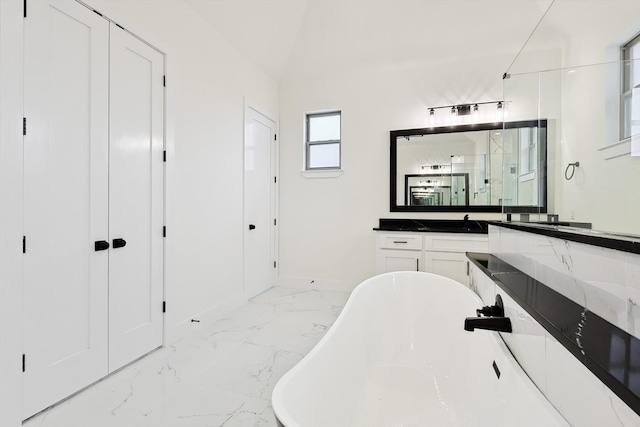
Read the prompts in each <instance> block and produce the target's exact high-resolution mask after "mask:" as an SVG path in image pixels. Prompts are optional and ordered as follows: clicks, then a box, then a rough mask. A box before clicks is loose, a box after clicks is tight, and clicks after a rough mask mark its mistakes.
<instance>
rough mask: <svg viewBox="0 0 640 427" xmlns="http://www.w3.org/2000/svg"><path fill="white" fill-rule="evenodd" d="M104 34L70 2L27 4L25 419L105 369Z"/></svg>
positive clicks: (103, 24)
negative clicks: (101, 247)
mask: <svg viewBox="0 0 640 427" xmlns="http://www.w3.org/2000/svg"><path fill="white" fill-rule="evenodd" d="M108 30H109V26H108V22H107V21H106V20H104V19H102V18H101V17H99V16H98V15H96V14H95V13H93V12H91V11H89V10H88V9H87V8H85V7H83V6H81V5H79V4H78V3H76V2H74V1H68V0H66V1H64V0H62V1H42V2H30V3H29V15H28V18H27V19H26V20H25V116H26V118H27V134H26V136H25V144H24V162H25V165H24V190H25V191H24V197H25V198H24V212H25V221H24V224H25V225H24V227H25V236H26V253H25V256H24V263H25V264H24V266H25V268H24V271H25V277H24V278H25V282H24V283H25V284H24V302H25V304H24V307H25V312H24V316H25V317H24V352H25V362H26V366H25V368H26V369H25V373H24V399H23V400H24V405H23V416H24V417H25V418H26V417H28V416H30V415H33V414H34V413H36V412H38V411H40V410H42V409H44V408H46V407H47V406H49V405H51V404H53V403H55V402H57V401H59V400H61V399H63V398H65V397H66V396H68V395H70V394H72V393H74V392H76V391H78V390H80V389H81V388H83V387H85V386H87V385H89V384H91V383H92V382H94V381H96V380H98V379H99V378H101V377H102V376H104V375H105V374H106V373H107V326H108V323H107V292H108V290H107V286H108V283H107V280H108V253H107V252H106V251H103V252H96V251H95V250H94V242H95V241H96V240H104V239H106V238H107V236H108V228H107V227H108V219H107V215H108V205H107V203H108V180H107V177H108V139H107V138H108Z"/></svg>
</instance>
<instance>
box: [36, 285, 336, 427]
mask: <svg viewBox="0 0 640 427" xmlns="http://www.w3.org/2000/svg"><path fill="white" fill-rule="evenodd" d="M348 296H349V294H348V293H347V292H335V291H319V290H305V289H288V288H283V287H274V288H271V289H269V290H268V291H266V292H265V293H263V294H261V295H259V296H257V297H255V298H253V299H252V300H251V301H249V302H248V303H247V304H245V305H243V306H241V307H239V308H238V309H236V310H234V311H232V312H230V313H229V314H228V315H227V316H225V317H224V318H222V319H219V320H217V321H213V322H210V323H204V322H201V323H194V333H193V334H192V335H190V336H188V337H186V338H183V339H182V340H180V341H178V342H176V343H174V344H172V345H170V346H167V347H165V348H161V349H158V350H156V351H154V352H153V353H151V354H149V355H147V356H146V357H144V358H143V359H141V360H139V361H138V362H136V363H134V364H132V365H130V366H128V367H125V368H124V369H122V370H120V371H119V372H117V373H115V374H114V375H112V376H110V377H108V378H106V379H105V380H103V381H101V382H99V383H97V384H95V385H93V386H92V387H90V388H88V389H87V390H84V391H82V392H81V393H78V394H77V395H75V396H73V397H71V398H70V399H67V400H66V401H64V402H62V403H60V404H58V405H56V406H54V407H53V408H50V409H48V410H46V411H44V412H42V413H40V414H38V415H36V416H34V417H32V418H30V419H29V420H27V421H26V422H25V423H24V426H25V427H36V426H37V427H40V426H44V427H116V426H117V427H138V426H141V427H142V426H153V427H163V426H166V427H218V426H224V427H232V426H242V427H258V426H260V427H263V426H275V425H276V422H275V418H274V415H273V411H272V409H271V392H272V391H273V387H274V386H275V384H276V383H277V381H278V379H279V378H280V377H281V376H282V375H283V374H284V373H285V372H287V371H288V370H289V369H290V368H291V367H292V366H293V365H295V364H296V363H297V362H298V361H299V360H301V359H302V357H303V356H304V355H305V354H307V353H308V352H309V351H310V350H311V349H312V348H313V346H314V345H315V344H316V343H317V342H318V341H319V340H320V338H321V337H322V336H323V335H324V333H325V332H326V331H327V329H328V328H329V327H330V326H331V325H332V324H333V322H334V321H335V319H336V318H337V317H338V314H339V313H340V311H341V310H342V308H343V307H344V304H345V303H346V301H347V298H348Z"/></svg>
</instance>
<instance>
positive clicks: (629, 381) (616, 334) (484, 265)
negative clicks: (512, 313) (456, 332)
mask: <svg viewBox="0 0 640 427" xmlns="http://www.w3.org/2000/svg"><path fill="white" fill-rule="evenodd" d="M467 257H468V258H469V260H470V261H471V262H473V264H474V265H476V266H477V267H479V268H480V269H481V270H482V271H483V272H484V273H485V274H486V275H487V276H489V277H490V278H491V279H492V280H493V281H494V282H495V283H496V284H497V285H498V286H499V287H500V288H501V289H502V290H503V291H504V292H505V293H506V294H508V295H509V296H510V297H511V298H513V299H514V300H515V301H516V303H518V304H519V305H520V306H521V307H522V308H523V309H524V310H526V311H527V313H529V314H530V315H531V316H532V317H533V318H534V319H535V320H536V321H537V322H538V323H540V324H541V325H542V327H544V328H545V329H546V330H547V331H548V332H549V333H550V334H551V335H552V336H553V337H554V338H555V339H556V340H558V341H559V342H560V343H561V344H562V345H563V346H564V347H565V348H566V349H567V350H569V351H570V352H571V353H572V354H573V355H574V356H575V357H576V358H577V359H578V360H579V361H580V362H581V363H582V364H583V365H585V366H586V367H587V368H588V369H589V370H590V371H591V372H592V373H593V374H594V375H595V376H597V377H598V378H599V379H600V380H601V381H602V382H603V383H604V384H606V385H607V387H609V388H610V389H611V390H612V391H613V392H614V393H615V394H616V395H617V396H618V397H620V399H622V400H623V401H624V402H625V403H626V404H627V405H628V406H629V407H630V408H631V409H633V410H634V411H635V412H636V413H637V414H640V378H639V377H640V340H639V339H638V338H636V337H634V336H632V335H630V334H628V333H627V332H625V331H623V330H622V329H620V328H618V327H617V326H615V325H613V324H611V323H609V322H607V321H606V320H604V319H603V318H601V317H600V316H598V315H596V314H594V313H592V312H590V311H589V310H587V309H586V308H584V307H583V306H581V305H579V304H578V303H576V302H574V301H572V300H570V299H569V298H567V297H565V296H563V295H561V294H560V293H558V292H556V291H554V290H553V289H551V288H549V287H548V286H546V285H544V284H543V283H541V282H539V281H537V280H535V279H534V278H532V277H531V276H528V275H526V274H524V273H523V272H521V271H520V270H518V269H517V268H515V267H513V266H512V265H510V264H508V263H506V262H504V261H502V260H501V259H499V258H497V257H495V256H493V255H489V254H479V253H467Z"/></svg>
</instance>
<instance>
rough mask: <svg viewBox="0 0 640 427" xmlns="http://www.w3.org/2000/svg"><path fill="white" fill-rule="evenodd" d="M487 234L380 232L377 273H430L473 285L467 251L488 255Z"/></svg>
mask: <svg viewBox="0 0 640 427" xmlns="http://www.w3.org/2000/svg"><path fill="white" fill-rule="evenodd" d="M488 240H489V239H488V237H487V235H486V234H471V233H431V232H430V233H420V232H405V233H401V232H380V231H379V232H377V245H376V273H377V274H380V273H386V272H390V271H426V272H429V273H436V274H441V275H443V276H445V277H449V278H451V279H454V280H456V281H458V282H460V283H464V284H465V285H468V284H469V273H468V271H469V270H468V260H467V258H466V256H465V253H466V252H488V250H489V241H488Z"/></svg>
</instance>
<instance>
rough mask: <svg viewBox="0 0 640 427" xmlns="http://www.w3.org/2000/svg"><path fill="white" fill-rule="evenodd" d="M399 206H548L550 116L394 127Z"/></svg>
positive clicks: (393, 201) (518, 209)
mask: <svg viewBox="0 0 640 427" xmlns="http://www.w3.org/2000/svg"><path fill="white" fill-rule="evenodd" d="M390 150H391V153H390V154H391V155H390V160H391V162H390V192H389V193H390V209H391V212H503V210H504V212H506V213H546V212H547V121H546V120H530V121H518V122H505V123H504V124H503V123H502V122H498V123H482V124H469V125H458V126H442V127H431V128H422V129H403V130H394V131H391V132H390Z"/></svg>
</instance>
